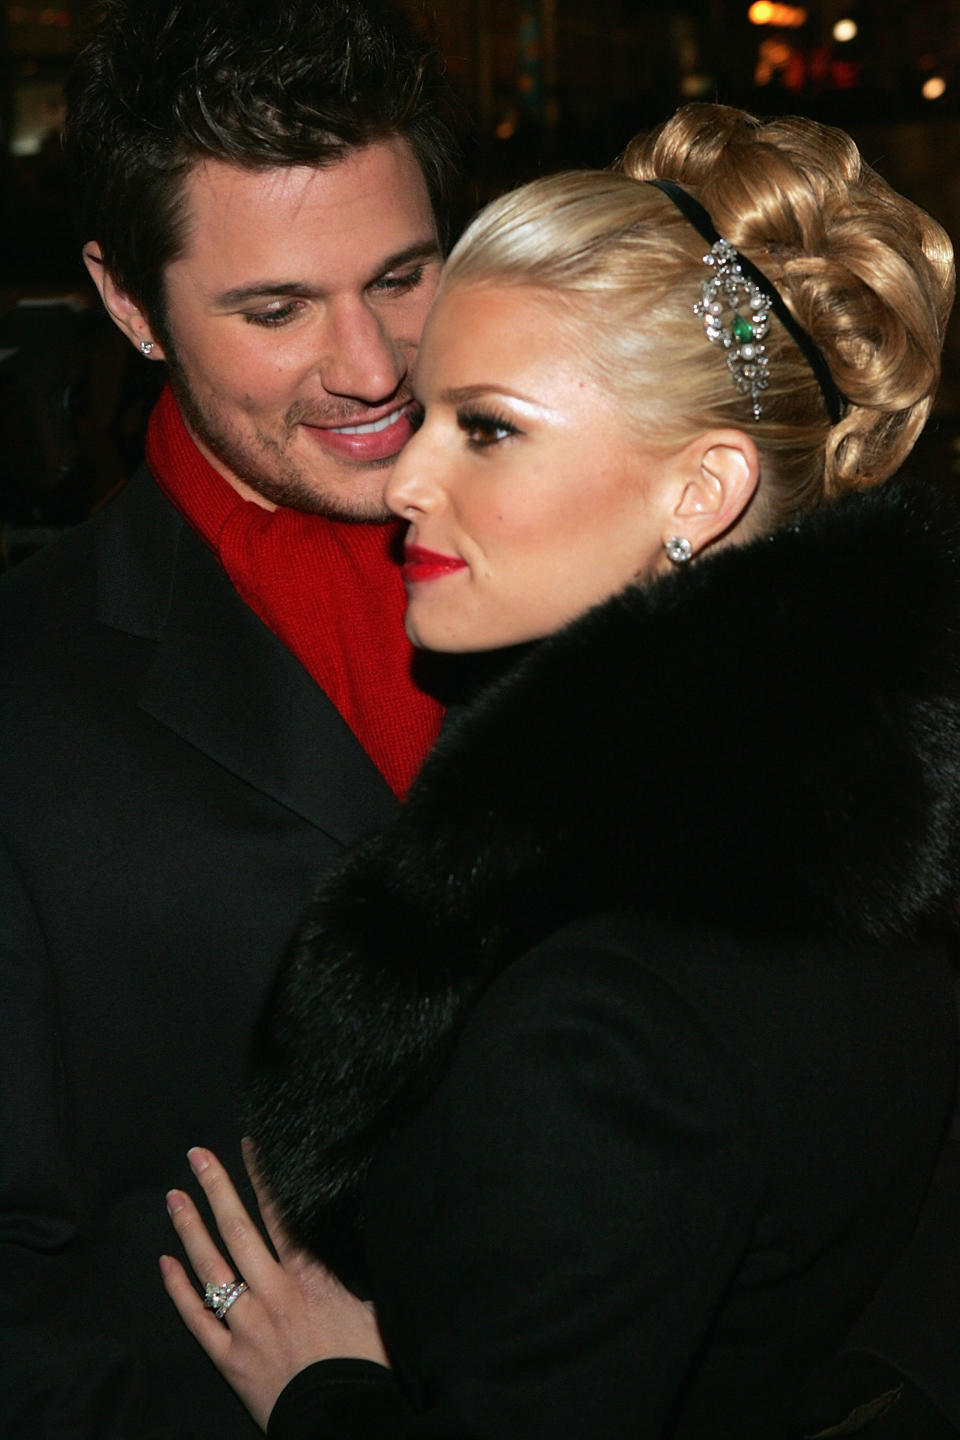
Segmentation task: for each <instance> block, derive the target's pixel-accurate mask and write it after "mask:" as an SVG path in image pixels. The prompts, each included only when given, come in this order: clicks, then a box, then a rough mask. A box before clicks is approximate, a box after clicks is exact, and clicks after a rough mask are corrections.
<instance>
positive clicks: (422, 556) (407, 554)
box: [403, 545, 467, 585]
mask: <svg viewBox="0 0 960 1440" xmlns="http://www.w3.org/2000/svg"><path fill="white" fill-rule="evenodd" d="M466 565H467V562H466V560H461V559H460V558H459V557H458V556H456V555H440V554H438V552H437V551H436V550H424V548H423V546H422V545H408V546H407V547H406V549H405V550H404V552H403V578H404V581H405V582H406V583H407V584H408V585H410V584H413V585H416V584H418V583H419V582H420V581H422V580H439V579H441V577H442V576H444V575H452V574H453V573H454V571H455V570H465V569H466Z"/></svg>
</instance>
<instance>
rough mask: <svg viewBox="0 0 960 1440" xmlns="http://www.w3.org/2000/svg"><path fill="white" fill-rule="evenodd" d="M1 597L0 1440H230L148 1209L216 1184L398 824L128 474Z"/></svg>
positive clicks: (262, 632)
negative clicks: (323, 899)
mask: <svg viewBox="0 0 960 1440" xmlns="http://www.w3.org/2000/svg"><path fill="white" fill-rule="evenodd" d="M0 593H2V603H0V735H2V756H0V1026H2V1038H3V1052H2V1058H0V1276H2V1281H0V1435H2V1436H3V1437H4V1440H20V1437H24V1440H26V1437H29V1440H65V1437H67V1436H69V1437H70V1440H87V1437H89V1440H115V1437H120V1436H123V1437H124V1440H127V1437H129V1440H153V1437H157V1440H160V1437H164V1440H172V1437H181V1436H184V1435H191V1436H192V1435H196V1436H200V1435H203V1436H204V1437H207V1440H212V1437H221V1436H222V1437H230V1440H238V1437H240V1436H242V1435H245V1434H248V1433H249V1434H250V1435H253V1434H255V1433H257V1432H256V1430H255V1427H254V1426H253V1425H252V1422H251V1421H250V1420H249V1418H248V1417H247V1415H246V1412H245V1411H243V1410H242V1408H241V1407H240V1405H239V1403H238V1402H237V1401H236V1400H235V1399H234V1397H233V1395H232V1394H231V1393H230V1392H229V1391H228V1390H227V1388H226V1386H224V1385H223V1384H222V1382H221V1381H220V1380H219V1378H218V1377H217V1376H216V1375H215V1373H214V1372H213V1370H212V1367H210V1366H209V1364H208V1362H207V1360H206V1359H205V1357H204V1356H203V1355H202V1353H201V1352H200V1350H199V1348H198V1347H196V1346H195V1344H194V1342H193V1340H192V1339H191V1338H190V1337H189V1336H188V1335H187V1333H186V1331H185V1330H183V1328H182V1326H181V1324H180V1321H179V1319H178V1318H177V1316H176V1315H175V1313H174V1312H173V1309H172V1306H171V1305H170V1304H169V1301H168V1300H167V1298H166V1296H165V1294H164V1292H163V1290H162V1288H161V1285H160V1278H159V1270H158V1268H157V1256H158V1255H159V1254H160V1253H161V1252H162V1251H163V1250H175V1249H176V1241H175V1237H174V1236H173V1234H172V1231H171V1230H170V1228H169V1226H168V1224H167V1221H166V1216H165V1214H164V1203H163V1196H164V1192H165V1190H166V1189H167V1188H169V1187H170V1186H171V1185H175V1184H183V1183H185V1182H186V1180H187V1176H188V1170H187V1166H186V1161H185V1158H184V1152H185V1151H186V1149H187V1147H188V1146H190V1145H191V1144H195V1143H203V1144H206V1145H210V1146H212V1147H214V1148H216V1149H217V1150H218V1152H219V1153H220V1154H221V1155H222V1156H223V1157H224V1159H225V1160H227V1161H228V1162H229V1163H231V1164H232V1166H233V1168H234V1169H236V1168H237V1165H238V1162H239V1152H238V1139H239V1135H238V1130H237V1123H236V1118H235V1117H236V1114H237V1095H238V1091H239V1089H240V1086H241V1084H242V1078H243V1072H244V1066H245V1062H246V1059H247V1052H248V1039H249V1035H250V1032H251V1029H252V1027H253V1025H254V1022H255V1017H256V1015H257V1013H258V1010H259V1008H260V1005H261V1002H262V998H263V995H264V992H265V989H266V987H267V985H268V982H269V980H270V977H271V974H272V970H273V967H274V965H275V963H276V960H277V958H278V956H279V954H280V952H281V951H282V949H283V945H284V942H285V941H286V939H287V936H288V933H289V931H290V930H291V928H292V926H293V924H294V921H295V919H296V917H297V914H298V912H299V910H300V908H301V907H302V902H303V897H304V895H305V894H307V893H309V890H310V889H311V887H312V885H313V883H314V881H315V879H316V876H317V873H318V871H320V870H321V869H322V868H323V867H325V866H326V865H327V864H329V862H330V861H331V860H332V859H333V857H335V856H336V855H337V854H338V853H339V852H340V850H341V848H342V847H343V846H345V845H348V844H350V843H351V842H352V841H354V840H355V839H357V838H358V837H359V836H360V835H362V834H363V833H364V832H366V831H368V830H369V829H371V828H372V827H373V826H375V825H376V824H377V823H378V822H380V821H382V820H384V819H385V818H387V817H389V816H390V815H391V814H392V813H393V810H394V800H393V796H392V794H391V792H390V791H389V789H388V787H387V786H386V784H385V783H384V781H383V780H382V779H381V777H380V775H379V774H378V772H377V771H376V770H375V769H374V767H373V765H372V764H371V763H370V761H369V760H368V759H367V757H366V755H365V754H364V752H363V750H362V749H361V747H360V746H359V744H358V743H357V741H356V740H355V739H354V737H353V735H352V734H351V733H350V731H349V730H348V728H347V726H346V725H345V724H344V722H343V721H342V720H341V718H340V717H339V715H338V714H337V712H336V711H335V710H334V708H333V706H332V705H331V704H330V703H329V702H328V700H327V699H326V697H325V696H324V695H323V693H322V692H321V691H320V689H319V688H318V687H317V685H316V684H315V683H314V681H313V680H312V679H311V678H310V677H309V675H308V674H307V673H306V671H305V670H303V668H302V667H301V665H300V664H299V662H298V661H297V660H295V659H294V658H293V656H292V655H291V654H290V653H289V652H288V651H287V650H286V649H285V648H284V647H283V646H282V645H281V644H280V643H279V642H278V641H277V640H276V639H275V637H274V636H273V635H272V634H271V633H270V632H269V631H268V630H267V629H266V627H265V626H264V625H263V624H262V623H261V622H260V620H259V619H258V618H257V617H256V616H255V615H254V614H253V613H252V612H251V611H250V610H249V609H248V608H247V607H246V606H245V605H244V604H243V602H242V601H241V600H240V599H239V598H238V596H237V595H236V593H235V591H234V590H233V588H232V586H231V584H230V582H229V581H228V579H227V577H226V576H225V575H224V573H223V572H222V570H221V569H220V568H219V566H218V564H217V562H216V561H215V560H214V558H213V556H212V555H211V554H210V553H209V552H208V550H207V549H206V547H205V546H204V545H203V544H202V543H201V541H200V540H199V539H198V538H197V537H196V535H195V534H194V533H193V532H192V531H191V530H190V529H189V528H188V527H187V526H186V525H185V524H184V523H183V522H182V520H181V519H180V517H179V516H178V515H177V513H176V512H175V511H174V510H173V509H172V507H171V506H170V505H169V504H168V502H167V501H166V499H165V498H164V497H163V496H162V495H161V494H160V492H159V491H158V489H157V488H156V486H155V485H154V483H153V481H152V479H151V478H150V476H149V475H148V474H147V473H146V472H143V473H141V474H140V475H138V476H137V477H136V478H135V479H134V480H133V481H132V482H131V484H130V485H129V486H128V488H127V490H126V491H125V492H123V493H122V494H121V495H120V496H119V497H118V498H117V499H116V500H115V501H114V502H113V503H112V504H111V505H110V506H109V507H107V509H106V510H105V511H103V512H102V513H101V514H100V515H99V516H98V517H97V518H96V519H95V520H94V521H93V522H91V523H90V524H88V525H86V526H84V527H82V528H81V529H80V530H78V531H77V532H76V533H74V534H72V535H71V536H69V537H67V538H66V539H65V540H64V541H63V542H62V543H60V544H58V545H56V546H54V547H52V548H51V549H50V550H49V551H47V552H45V553H43V554H41V555H40V556H38V557H37V558H36V559H35V560H34V561H31V562H28V563H27V564H24V565H23V566H22V567H20V569H19V570H17V571H14V572H13V573H12V574H11V576H10V577H9V578H8V580H7V581H6V582H5V584H4V586H3V589H2V592H0Z"/></svg>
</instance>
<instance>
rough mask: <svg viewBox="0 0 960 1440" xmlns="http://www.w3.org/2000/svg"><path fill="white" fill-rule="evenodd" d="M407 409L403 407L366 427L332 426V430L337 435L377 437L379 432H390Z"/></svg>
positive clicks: (370, 422)
mask: <svg viewBox="0 0 960 1440" xmlns="http://www.w3.org/2000/svg"><path fill="white" fill-rule="evenodd" d="M406 408H407V407H406V406H405V405H401V406H400V409H399V410H394V411H393V413H392V414H391V415H384V417H383V419H382V420H371V421H369V423H368V424H366V425H331V427H330V428H331V430H332V431H333V433H334V434H335V435H376V433H377V431H378V430H388V429H389V428H390V426H391V425H395V424H396V423H397V421H398V420H399V419H400V416H401V415H402V414H403V413H404V411H405V410H406Z"/></svg>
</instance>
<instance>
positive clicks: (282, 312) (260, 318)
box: [243, 300, 300, 326]
mask: <svg viewBox="0 0 960 1440" xmlns="http://www.w3.org/2000/svg"><path fill="white" fill-rule="evenodd" d="M299 310H300V301H299V300H289V301H288V302H287V304H286V305H278V306H277V307H276V308H274V309H271V310H253V311H250V312H249V313H248V314H246V315H244V317H243V318H244V319H245V320H246V322H247V324H248V325H266V326H270V325H286V323H287V321H288V320H292V319H293V317H294V315H296V314H297V313H298V312H299Z"/></svg>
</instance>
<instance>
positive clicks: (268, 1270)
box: [174, 1146, 279, 1295]
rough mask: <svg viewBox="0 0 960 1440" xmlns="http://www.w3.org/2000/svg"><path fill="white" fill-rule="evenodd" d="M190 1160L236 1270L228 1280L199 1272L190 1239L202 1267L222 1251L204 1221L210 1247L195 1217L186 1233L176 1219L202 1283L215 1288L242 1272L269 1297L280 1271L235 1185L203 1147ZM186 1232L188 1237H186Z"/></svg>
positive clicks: (254, 1287) (186, 1222) (190, 1154)
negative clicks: (212, 1253) (195, 1222)
mask: <svg viewBox="0 0 960 1440" xmlns="http://www.w3.org/2000/svg"><path fill="white" fill-rule="evenodd" d="M187 1159H188V1160H189V1161H190V1167H191V1169H192V1170H193V1173H194V1174H195V1175H196V1177H197V1179H198V1180H199V1182H200V1185H201V1188H202V1189H203V1193H204V1195H205V1196H206V1197H207V1201H208V1202H209V1205H210V1209H211V1211H212V1212H213V1218H214V1219H215V1220H216V1222H217V1229H218V1230H219V1232H220V1238H221V1240H222V1241H223V1243H224V1246H225V1247H226V1249H227V1252H228V1253H229V1256H230V1259H231V1260H232V1262H233V1270H230V1267H229V1266H228V1267H227V1268H228V1271H229V1273H228V1274H227V1275H225V1276H223V1275H220V1274H216V1275H214V1274H213V1273H211V1274H210V1275H207V1274H205V1273H202V1272H201V1271H200V1270H199V1269H197V1261H196V1260H195V1258H194V1253H193V1251H192V1250H191V1248H190V1245H189V1244H188V1243H187V1242H188V1239H189V1241H190V1243H191V1244H192V1245H193V1246H194V1248H195V1249H196V1251H197V1257H198V1258H199V1259H200V1260H201V1261H202V1263H205V1264H210V1263H212V1261H211V1254H210V1248H208V1247H211V1248H212V1249H213V1250H214V1251H216V1253H217V1255H218V1256H219V1251H217V1249H216V1246H215V1245H213V1241H212V1240H211V1239H210V1236H209V1233H208V1232H207V1230H206V1227H205V1226H203V1223H202V1221H200V1217H199V1215H197V1216H196V1220H197V1222H198V1223H199V1228H200V1229H202V1231H203V1237H205V1241H206V1243H204V1238H203V1237H201V1236H200V1235H199V1233H198V1229H197V1226H195V1225H194V1222H193V1217H189V1218H188V1219H186V1220H184V1222H183V1223H184V1229H183V1230H181V1227H180V1226H179V1225H177V1221H176V1219H174V1225H175V1226H176V1228H177V1234H178V1235H180V1238H181V1240H182V1241H183V1243H184V1248H185V1249H186V1251H187V1254H188V1255H189V1257H190V1263H191V1264H192V1265H193V1267H194V1269H195V1270H197V1275H198V1277H199V1279H201V1280H202V1281H203V1282H204V1284H206V1283H207V1280H208V1279H211V1280H213V1282H214V1284H220V1283H222V1281H223V1280H224V1279H227V1280H230V1279H233V1278H234V1274H235V1273H236V1272H239V1274H240V1275H241V1276H242V1277H243V1279H244V1280H245V1281H246V1282H247V1284H248V1285H249V1287H250V1289H251V1290H255V1291H257V1292H258V1293H259V1294H261V1295H265V1294H266V1292H267V1290H268V1289H269V1287H270V1286H271V1285H272V1284H275V1283H276V1280H277V1278H278V1273H279V1267H278V1266H277V1262H276V1261H275V1260H274V1258H273V1256H272V1255H271V1254H270V1251H269V1250H268V1249H267V1246H266V1245H265V1244H264V1241H263V1237H262V1236H261V1234H260V1232H259V1230H258V1229H257V1227H256V1225H255V1224H254V1223H253V1221H252V1220H251V1218H250V1215H249V1214H248V1212H247V1210H246V1208H245V1206H244V1204H243V1202H242V1200H241V1199H240V1196H239V1195H238V1194H237V1192H236V1189H235V1188H234V1184H233V1181H232V1180H231V1179H230V1176H229V1175H228V1174H227V1172H226V1170H225V1169H224V1167H223V1166H222V1165H221V1164H220V1161H219V1160H218V1159H217V1157H216V1156H215V1155H214V1154H213V1152H212V1151H211V1150H204V1149H202V1148H201V1147H200V1146H195V1147H194V1149H192V1150H190V1151H189V1152H188V1154H187ZM184 1231H185V1232H186V1233H184Z"/></svg>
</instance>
